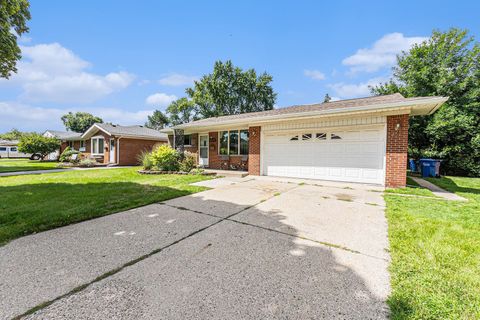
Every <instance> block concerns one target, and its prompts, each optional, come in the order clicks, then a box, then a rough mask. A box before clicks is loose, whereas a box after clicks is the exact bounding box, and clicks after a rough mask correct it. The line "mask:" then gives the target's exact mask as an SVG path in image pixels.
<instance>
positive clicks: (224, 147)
mask: <svg viewBox="0 0 480 320" xmlns="http://www.w3.org/2000/svg"><path fill="white" fill-rule="evenodd" d="M219 144H220V147H219V148H218V152H219V153H220V154H228V131H221V132H220V138H219Z"/></svg>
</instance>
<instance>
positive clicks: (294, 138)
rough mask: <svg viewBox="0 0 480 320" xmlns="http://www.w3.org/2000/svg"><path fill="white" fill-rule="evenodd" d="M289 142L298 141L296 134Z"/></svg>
mask: <svg viewBox="0 0 480 320" xmlns="http://www.w3.org/2000/svg"><path fill="white" fill-rule="evenodd" d="M290 141H298V134H297V135H296V136H293V137H291V138H290Z"/></svg>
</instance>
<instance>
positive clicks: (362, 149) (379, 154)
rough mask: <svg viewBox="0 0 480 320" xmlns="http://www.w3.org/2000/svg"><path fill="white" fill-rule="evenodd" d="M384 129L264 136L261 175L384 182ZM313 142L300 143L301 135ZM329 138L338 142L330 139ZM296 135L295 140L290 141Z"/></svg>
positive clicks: (301, 141)
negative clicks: (318, 136) (318, 135)
mask: <svg viewBox="0 0 480 320" xmlns="http://www.w3.org/2000/svg"><path fill="white" fill-rule="evenodd" d="M384 130H385V129H384V128H374V129H367V130H359V129H351V130H335V131H328V130H325V131H324V130H317V131H319V132H320V131H322V132H325V133H327V137H328V138H327V139H325V140H320V139H315V132H303V133H301V132H300V133H299V132H295V133H282V134H276V135H268V134H267V135H265V138H264V139H265V141H264V155H263V161H264V174H266V175H272V176H285V177H299V178H313V179H326V180H339V181H354V182H367V183H379V184H383V182H384V154H385V143H384V139H385V131H384ZM306 133H311V134H312V136H313V137H314V138H312V139H310V140H302V138H301V137H302V134H306ZM332 134H335V135H336V136H338V137H340V139H331V137H332ZM296 135H298V137H299V140H296V141H291V140H290V139H291V137H293V136H296Z"/></svg>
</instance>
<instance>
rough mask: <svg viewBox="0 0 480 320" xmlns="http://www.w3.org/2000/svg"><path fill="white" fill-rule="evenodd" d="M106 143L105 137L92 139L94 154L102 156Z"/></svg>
mask: <svg viewBox="0 0 480 320" xmlns="http://www.w3.org/2000/svg"><path fill="white" fill-rule="evenodd" d="M104 143H105V141H104V140H103V137H93V138H92V154H102V155H103V147H104Z"/></svg>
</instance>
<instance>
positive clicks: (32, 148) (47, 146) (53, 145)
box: [18, 133, 60, 158]
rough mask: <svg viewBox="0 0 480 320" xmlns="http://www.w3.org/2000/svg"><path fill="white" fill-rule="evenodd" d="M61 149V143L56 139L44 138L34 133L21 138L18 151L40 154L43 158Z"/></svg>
mask: <svg viewBox="0 0 480 320" xmlns="http://www.w3.org/2000/svg"><path fill="white" fill-rule="evenodd" d="M59 147H60V141H58V140H57V139H56V138H49V137H44V136H42V135H41V134H38V133H32V134H29V135H25V136H23V137H21V138H20V142H19V143H18V151H20V152H24V153H38V154H40V155H41V156H42V158H44V157H46V156H47V154H49V153H52V152H55V151H57V150H58V148H59Z"/></svg>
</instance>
